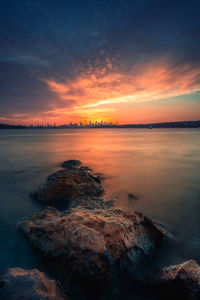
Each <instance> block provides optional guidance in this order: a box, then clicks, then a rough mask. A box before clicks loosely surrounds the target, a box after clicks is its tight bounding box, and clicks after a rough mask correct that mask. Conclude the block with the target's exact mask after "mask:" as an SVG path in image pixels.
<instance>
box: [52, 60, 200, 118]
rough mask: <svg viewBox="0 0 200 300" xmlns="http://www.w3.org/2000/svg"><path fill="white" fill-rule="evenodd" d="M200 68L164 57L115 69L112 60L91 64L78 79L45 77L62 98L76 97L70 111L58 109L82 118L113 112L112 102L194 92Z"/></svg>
mask: <svg viewBox="0 0 200 300" xmlns="http://www.w3.org/2000/svg"><path fill="white" fill-rule="evenodd" d="M199 78H200V70H199V69H194V68H191V66H190V65H185V66H179V67H172V66H171V65H170V64H169V63H167V62H166V61H165V60H162V61H158V62H151V63H149V64H146V65H139V64H138V65H136V66H134V67H133V68H131V69H130V70H129V71H126V72H125V71H122V72H119V71H116V70H114V69H113V67H112V63H110V62H109V61H108V63H107V66H106V67H105V66H104V67H99V68H91V67H90V68H89V69H88V70H87V71H83V72H82V73H81V75H79V76H78V77H77V78H76V79H73V80H69V79H68V80H66V82H64V83H59V82H56V81H54V80H46V83H47V85H48V87H49V88H50V89H51V91H53V92H54V93H55V94H56V95H57V96H58V97H59V98H60V99H62V100H63V101H67V100H68V99H70V100H74V101H75V103H77V104H76V105H74V106H72V108H70V109H71V110H70V111H69V110H68V111H66V110H65V111H64V110H63V109H62V110H57V113H60V114H62V113H63V114H65V115H70V114H71V115H73V116H74V117H75V116H76V117H77V116H80V118H86V117H88V118H91V116H92V115H93V118H95V116H97V117H98V116H99V115H101V116H102V115H103V113H104V112H105V114H106V115H108V114H107V113H108V112H109V107H110V106H112V108H110V113H111V115H114V111H115V110H117V107H115V108H114V107H113V104H117V103H121V104H124V105H128V104H130V103H142V102H147V101H156V100H159V99H167V98H171V97H174V96H180V95H185V94H191V93H194V92H196V91H198V90H200V83H199V80H198V79H199Z"/></svg>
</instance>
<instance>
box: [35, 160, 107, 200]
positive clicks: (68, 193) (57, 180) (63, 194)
mask: <svg viewBox="0 0 200 300" xmlns="http://www.w3.org/2000/svg"><path fill="white" fill-rule="evenodd" d="M80 164H81V162H80V161H76V160H75V161H74V160H70V161H65V162H64V163H63V167H64V169H63V170H59V171H57V172H55V173H54V174H52V175H50V176H49V177H48V178H47V181H46V183H45V184H44V185H43V186H41V187H40V188H39V189H38V190H37V191H34V192H32V193H30V196H31V197H32V198H34V199H36V200H39V201H41V202H43V203H45V204H58V203H68V204H70V203H71V202H72V201H73V200H76V198H79V201H78V203H79V204H80V199H83V198H84V199H87V198H88V197H97V196H101V195H103V193H104V189H103V187H102V186H101V179H100V177H99V176H96V175H95V174H93V173H92V172H91V171H90V169H89V168H88V167H85V166H80Z"/></svg>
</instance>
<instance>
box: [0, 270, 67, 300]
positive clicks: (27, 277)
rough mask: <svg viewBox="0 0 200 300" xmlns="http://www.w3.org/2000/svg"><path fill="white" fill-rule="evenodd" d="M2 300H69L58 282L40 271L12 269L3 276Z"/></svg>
mask: <svg viewBox="0 0 200 300" xmlns="http://www.w3.org/2000/svg"><path fill="white" fill-rule="evenodd" d="M1 281H2V286H3V287H2V288H1V290H0V295H1V299H2V298H3V299H6V300H67V297H66V296H65V295H64V292H63V290H62V289H61V287H59V286H58V284H57V283H56V281H54V280H52V279H49V278H48V277H47V275H45V274H44V273H42V272H40V271H38V270H37V269H33V270H24V269H21V268H10V269H7V270H6V272H5V273H4V274H3V276H1Z"/></svg>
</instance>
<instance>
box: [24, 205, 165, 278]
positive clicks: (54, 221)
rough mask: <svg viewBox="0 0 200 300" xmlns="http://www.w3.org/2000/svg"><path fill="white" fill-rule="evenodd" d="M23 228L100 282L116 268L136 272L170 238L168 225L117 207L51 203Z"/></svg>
mask: <svg viewBox="0 0 200 300" xmlns="http://www.w3.org/2000/svg"><path fill="white" fill-rule="evenodd" d="M18 226H19V228H20V229H21V230H22V232H23V233H24V234H25V235H26V237H27V239H28V240H29V241H30V242H31V243H32V245H33V246H34V247H36V248H38V249H40V250H41V251H42V252H43V253H45V254H47V255H49V256H51V257H57V258H60V259H61V260H62V261H64V262H66V263H68V264H70V265H71V267H72V268H73V270H74V271H77V272H78V273H79V274H80V275H81V276H83V277H85V278H87V279H94V278H98V280H99V279H102V278H106V279H107V278H109V277H110V275H111V274H112V270H113V268H115V269H119V270H128V271H130V272H132V271H134V270H135V268H136V267H137V266H138V264H139V263H141V262H142V261H143V260H144V259H145V258H147V257H150V256H151V255H152V254H154V253H155V251H156V249H157V248H158V247H159V245H160V243H161V242H162V240H163V239H164V237H165V230H164V228H163V227H162V226H161V225H160V224H158V223H155V222H153V221H151V220H150V219H149V218H148V217H146V216H143V215H142V214H141V213H138V212H130V211H123V210H120V209H114V208H106V209H104V208H99V209H88V208H86V207H81V206H78V207H76V208H73V209H70V210H68V211H65V212H60V211H58V210H56V209H55V208H51V207H49V208H47V209H45V210H42V211H40V212H38V213H36V214H34V215H32V216H31V217H30V218H29V219H27V220H25V219H24V220H21V221H20V222H19V223H18Z"/></svg>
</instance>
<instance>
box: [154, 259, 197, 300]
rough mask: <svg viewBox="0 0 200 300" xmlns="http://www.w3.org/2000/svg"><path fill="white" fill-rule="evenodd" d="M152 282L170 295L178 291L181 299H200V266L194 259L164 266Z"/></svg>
mask: <svg viewBox="0 0 200 300" xmlns="http://www.w3.org/2000/svg"><path fill="white" fill-rule="evenodd" d="M151 283H153V284H154V285H156V287H160V288H161V289H163V290H162V291H164V289H166V290H167V293H168V295H169V297H170V296H173V295H174V292H175V291H176V293H177V294H178V295H179V296H180V299H192V300H197V299H200V267H199V265H198V264H197V263H196V262H195V261H194V260H188V261H186V262H184V263H182V264H179V265H172V266H169V267H165V268H163V269H162V270H160V271H158V272H157V273H156V274H155V275H154V276H153V279H152V280H151Z"/></svg>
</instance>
